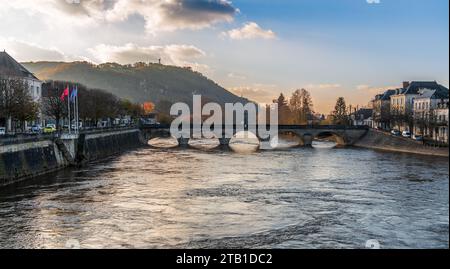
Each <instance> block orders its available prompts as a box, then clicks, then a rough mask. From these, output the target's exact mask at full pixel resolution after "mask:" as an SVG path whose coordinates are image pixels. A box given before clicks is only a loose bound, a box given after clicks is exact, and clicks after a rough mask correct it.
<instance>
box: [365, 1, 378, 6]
mask: <svg viewBox="0 0 450 269" xmlns="http://www.w3.org/2000/svg"><path fill="white" fill-rule="evenodd" d="M366 2H367V4H369V5H372V4H380V3H381V0H366Z"/></svg>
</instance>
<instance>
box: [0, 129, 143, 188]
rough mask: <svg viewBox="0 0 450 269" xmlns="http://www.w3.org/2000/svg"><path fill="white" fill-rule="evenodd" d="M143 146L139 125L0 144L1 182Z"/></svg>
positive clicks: (32, 175) (9, 181)
mask: <svg viewBox="0 0 450 269" xmlns="http://www.w3.org/2000/svg"><path fill="white" fill-rule="evenodd" d="M139 146H142V142H141V140H140V132H139V130H137V129H133V130H118V131H117V130H116V131H107V132H97V133H87V134H81V135H80V136H79V137H75V138H64V137H61V138H60V139H53V138H48V137H47V138H42V139H36V140H31V141H21V140H17V141H15V142H8V143H7V144H6V143H3V144H0V186H1V185H6V184H9V183H13V182H16V181H19V180H22V179H26V178H30V177H35V176H38V175H42V174H46V173H49V172H54V171H56V170H58V169H61V168H64V167H67V166H69V165H81V164H83V163H84V162H88V161H93V160H98V159H103V158H107V157H110V156H112V155H115V154H119V153H121V152H124V151H127V150H130V149H133V148H137V147H139Z"/></svg>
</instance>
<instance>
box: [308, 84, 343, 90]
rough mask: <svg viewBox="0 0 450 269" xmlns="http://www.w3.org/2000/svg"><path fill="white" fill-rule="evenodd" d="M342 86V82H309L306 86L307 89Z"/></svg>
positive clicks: (337, 87)
mask: <svg viewBox="0 0 450 269" xmlns="http://www.w3.org/2000/svg"><path fill="white" fill-rule="evenodd" d="M341 87H342V86H341V84H338V83H324V84H308V85H306V86H305V88H306V89H310V90H314V89H320V90H323V89H339V88H341Z"/></svg>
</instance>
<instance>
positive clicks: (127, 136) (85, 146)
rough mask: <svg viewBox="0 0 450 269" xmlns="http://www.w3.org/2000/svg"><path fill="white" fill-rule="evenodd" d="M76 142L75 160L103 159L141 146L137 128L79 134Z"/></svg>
mask: <svg viewBox="0 0 450 269" xmlns="http://www.w3.org/2000/svg"><path fill="white" fill-rule="evenodd" d="M76 144H77V145H76V149H77V152H76V156H77V157H76V162H86V161H93V160H98V159H104V158H107V157H110V156H112V155H115V154H119V153H121V152H124V151H127V150H130V149H133V148H137V147H139V146H142V142H141V139H140V131H139V130H137V129H136V130H124V131H116V132H108V133H97V134H85V135H80V137H79V138H78V141H77V142H76Z"/></svg>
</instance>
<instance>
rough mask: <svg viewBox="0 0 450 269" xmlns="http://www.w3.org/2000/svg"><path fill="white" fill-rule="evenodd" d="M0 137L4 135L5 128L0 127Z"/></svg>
mask: <svg viewBox="0 0 450 269" xmlns="http://www.w3.org/2000/svg"><path fill="white" fill-rule="evenodd" d="M0 135H6V128H5V127H0Z"/></svg>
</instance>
